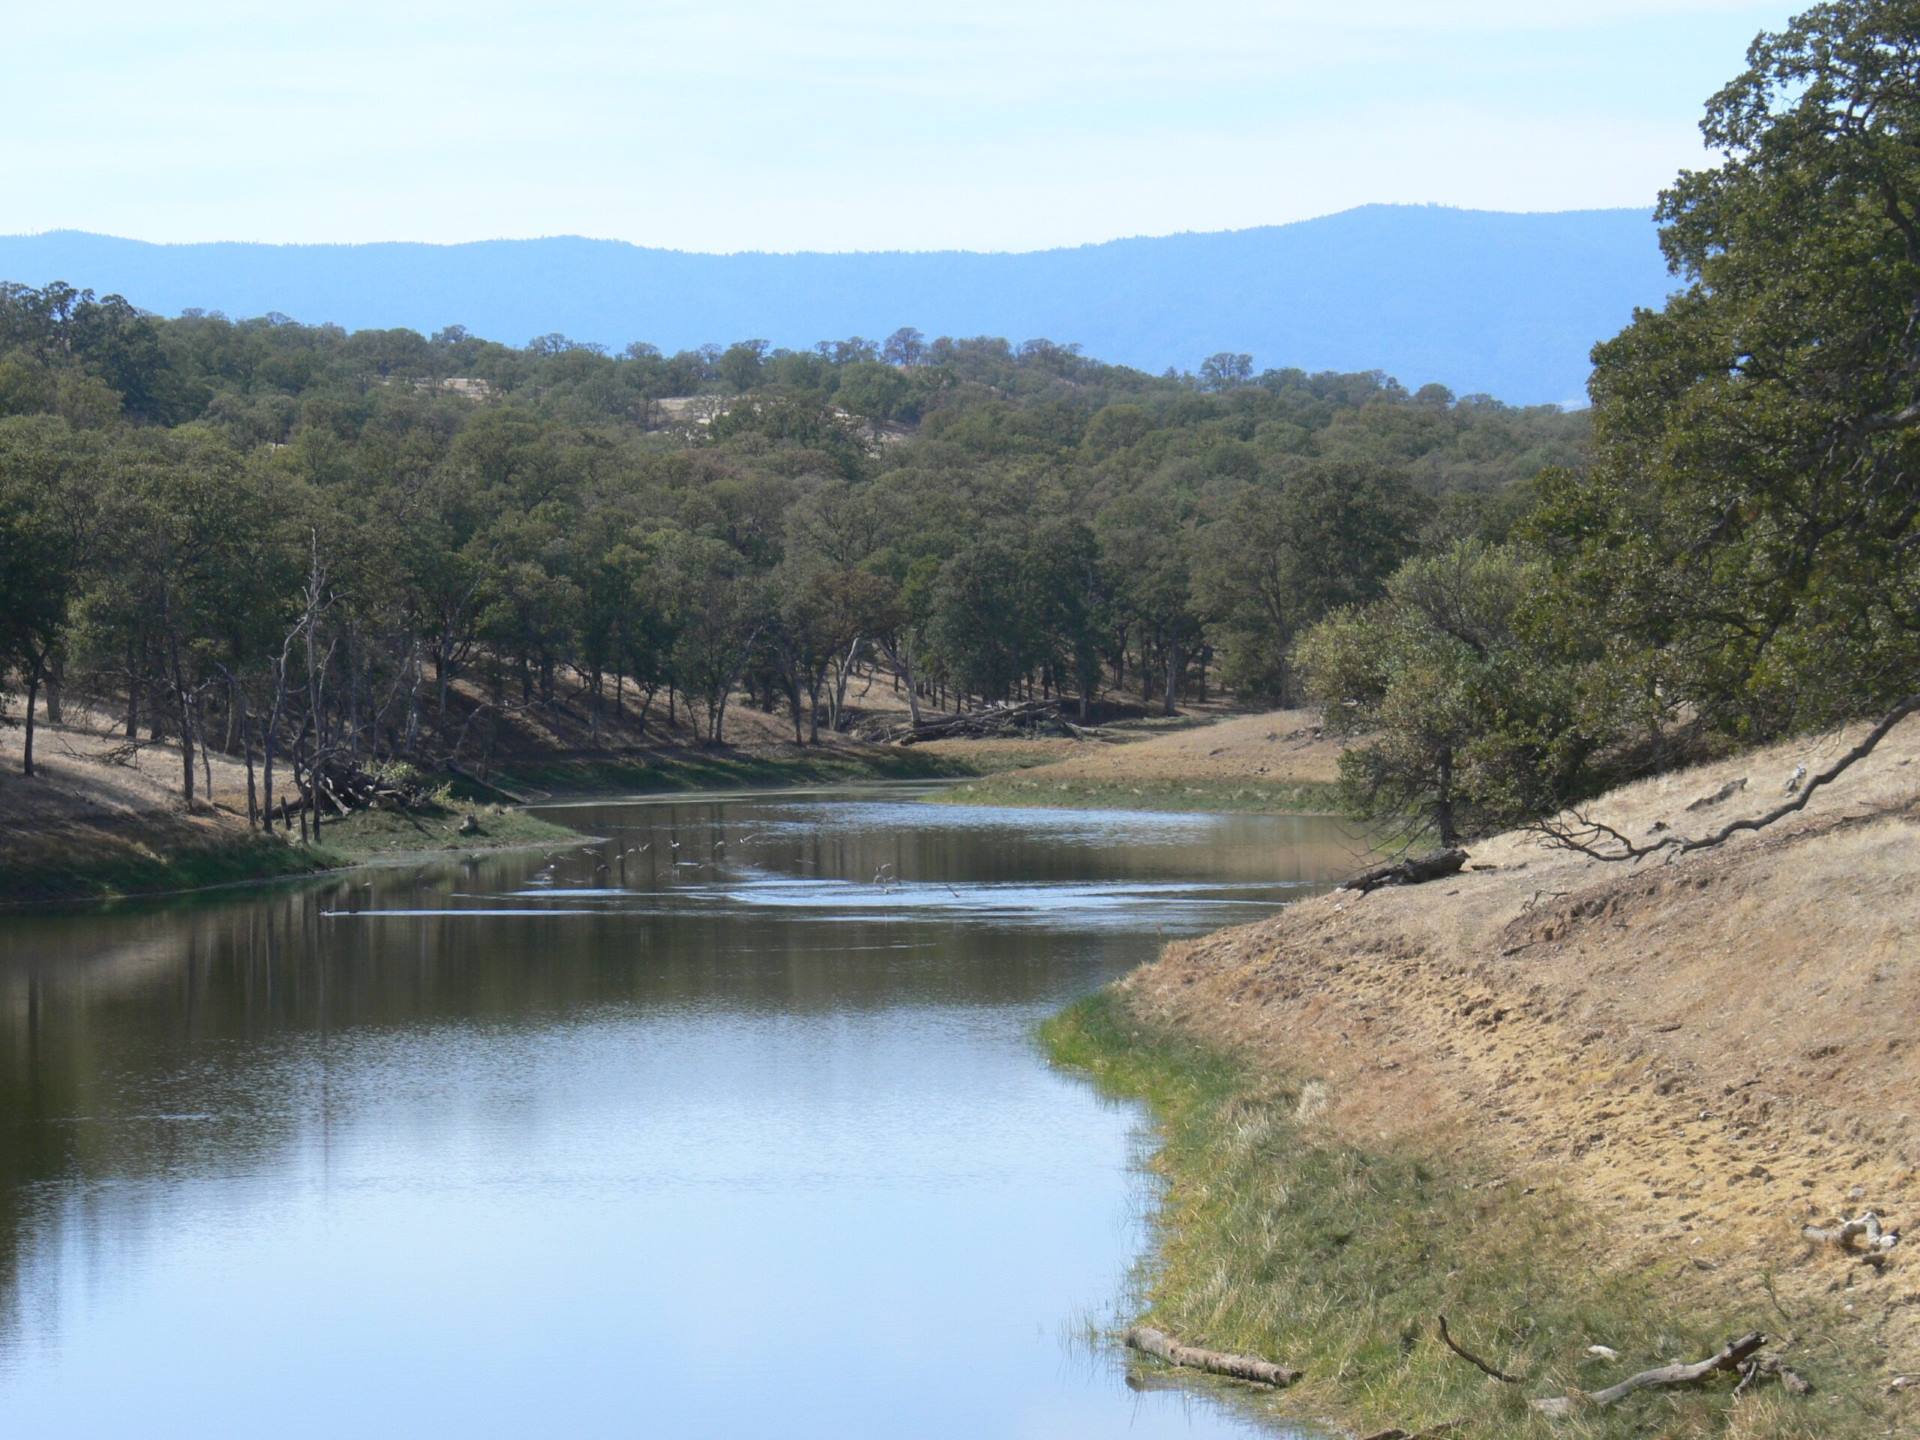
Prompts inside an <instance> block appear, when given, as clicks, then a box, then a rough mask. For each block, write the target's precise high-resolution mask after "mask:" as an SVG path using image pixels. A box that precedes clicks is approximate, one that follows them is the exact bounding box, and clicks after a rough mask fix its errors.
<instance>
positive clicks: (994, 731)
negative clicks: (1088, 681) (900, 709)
mask: <svg viewBox="0 0 1920 1440" xmlns="http://www.w3.org/2000/svg"><path fill="white" fill-rule="evenodd" d="M1088 733H1090V732H1089V731H1087V730H1086V729H1084V728H1083V727H1081V726H1078V725H1075V724H1073V723H1072V722H1070V721H1069V720H1067V719H1066V717H1065V716H1063V715H1062V714H1061V713H1060V702H1059V701H1058V700H1029V701H1027V702H1025V703H1024V704H1018V705H993V706H989V707H988V708H987V709H985V710H965V711H962V712H961V713H960V714H958V715H948V716H944V717H942V718H941V719H938V720H922V721H920V722H919V723H918V724H914V723H912V722H911V721H909V722H907V723H905V724H900V725H889V726H887V727H885V728H884V729H881V730H877V731H875V732H874V733H873V735H872V737H871V738H873V739H875V740H878V741H881V742H882V743H884V744H888V745H917V744H919V743H921V742H922V741H926V740H989V739H1006V738H1009V737H1012V736H1030V735H1066V736H1082V735H1086V734H1088Z"/></svg>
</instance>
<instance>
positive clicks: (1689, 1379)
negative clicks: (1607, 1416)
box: [1533, 1330, 1767, 1416]
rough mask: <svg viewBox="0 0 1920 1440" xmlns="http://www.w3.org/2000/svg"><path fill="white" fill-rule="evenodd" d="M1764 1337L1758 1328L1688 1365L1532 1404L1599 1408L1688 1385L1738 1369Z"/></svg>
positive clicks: (1550, 1411) (1543, 1409) (1552, 1409)
mask: <svg viewBox="0 0 1920 1440" xmlns="http://www.w3.org/2000/svg"><path fill="white" fill-rule="evenodd" d="M1766 1343H1767V1337H1766V1336H1765V1335H1763V1334H1761V1333H1760V1332H1759V1331H1758V1330H1755V1331H1752V1332H1750V1333H1749V1334H1746V1335H1742V1336H1741V1337H1740V1338H1739V1339H1737V1340H1729V1341H1728V1342H1727V1343H1726V1344H1725V1345H1723V1346H1721V1347H1720V1350H1719V1352H1718V1353H1717V1354H1713V1355H1709V1356H1708V1357H1707V1358H1706V1359H1704V1360H1696V1361H1694V1363H1693V1364H1691V1365H1659V1366H1656V1367H1655V1368H1653V1369H1651V1370H1642V1371H1641V1372H1640V1373H1639V1374H1638V1375H1629V1376H1628V1377H1627V1378H1626V1379H1624V1380H1622V1381H1621V1382H1620V1383H1619V1384H1618V1385H1609V1386H1608V1387H1607V1388H1606V1389H1604V1390H1592V1391H1580V1390H1576V1391H1574V1392H1573V1393H1572V1394H1571V1395H1554V1396H1550V1397H1548V1398H1546V1399H1542V1400H1536V1401H1534V1402H1533V1408H1534V1409H1536V1410H1538V1411H1539V1412H1540V1413H1541V1414H1542V1415H1555V1416H1558V1415H1571V1414H1573V1413H1574V1412H1575V1411H1576V1410H1583V1409H1602V1410H1604V1409H1605V1408H1606V1407H1607V1406H1609V1405H1616V1404H1618V1403H1619V1402H1620V1401H1622V1400H1624V1399H1626V1398H1627V1396H1629V1395H1631V1394H1633V1392H1634V1391H1636V1390H1647V1389H1651V1388H1653V1387H1655V1386H1666V1385H1691V1384H1693V1382H1694V1381H1696V1380H1704V1379H1706V1377H1707V1376H1709V1375H1712V1374H1714V1373H1715V1372H1716V1371H1720V1370H1738V1369H1740V1367H1741V1366H1742V1365H1744V1364H1745V1363H1746V1361H1747V1357H1748V1356H1750V1355H1752V1354H1753V1352H1754V1351H1756V1350H1758V1349H1759V1348H1760V1347H1761V1346H1762V1345H1764V1344H1766Z"/></svg>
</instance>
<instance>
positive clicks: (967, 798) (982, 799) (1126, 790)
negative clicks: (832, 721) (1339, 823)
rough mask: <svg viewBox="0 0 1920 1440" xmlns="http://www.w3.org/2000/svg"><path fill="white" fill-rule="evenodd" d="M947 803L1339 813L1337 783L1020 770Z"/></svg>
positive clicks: (949, 794)
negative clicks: (1062, 775)
mask: <svg viewBox="0 0 1920 1440" xmlns="http://www.w3.org/2000/svg"><path fill="white" fill-rule="evenodd" d="M935 798H936V799H938V800H939V801H941V802H942V803H943V804H949V805H1026V806H1040V807H1043V808H1050V809H1070V810H1205V811H1222V812H1240V813H1245V814H1255V815H1337V814H1340V813H1342V806H1341V805H1340V801H1339V787H1338V786H1336V785H1331V784H1323V783H1318V782H1313V781H1298V782H1290V783H1279V784H1274V783H1263V782H1250V781H1248V780H1247V779H1245V778H1238V779H1213V778H1187V779H1169V780H1155V779H1117V780H1109V779H1077V778H1076V779H1067V778H1060V779H1054V778H1049V777H1044V776H1033V775H1023V774H1021V773H1019V772H1017V771H1016V772H1014V773H1012V774H1006V775H994V776H990V777H988V778H986V779H984V780H972V781H968V782H967V783H965V784H963V785H956V786H954V787H953V788H952V789H951V790H947V791H943V792H942V793H941V794H940V795H938V796H936V797H935Z"/></svg>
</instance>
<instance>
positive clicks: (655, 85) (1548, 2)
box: [0, 0, 1799, 251]
mask: <svg viewBox="0 0 1920 1440" xmlns="http://www.w3.org/2000/svg"><path fill="white" fill-rule="evenodd" d="M10 8H13V7H10ZM1796 8H1799V7H1795V6H1789V5H1754V4H1747V3H1736V0H1581V3H1578V4H1574V3H1570V0H1558V3H1555V0H1450V3H1440V0H1311V3H1308V0H1211V3H1208V4H1181V3H1175V0H961V3H958V4H946V5H926V4H916V3H913V0H813V3H797V0H705V3H686V4H682V3H655V0H547V3H542V4H527V3H504V0H462V3H448V0H378V3H374V0H330V3H324V4H316V3H307V0H282V3H272V0H245V3H242V0H171V3H168V4H154V3H153V0H139V3H129V0H61V3H41V4H23V5H20V6H18V7H17V8H15V13H13V14H10V15H9V16H8V18H7V22H6V42H5V45H4V47H0V94H5V95H6V96H7V97H8V98H7V103H6V104H5V106H3V107H0V234H23V233H32V232H37V231H43V230H53V229H78V230H91V231H97V232H102V233H106V234H113V235H122V236H129V237H133V238H137V239H143V240H161V241H189V240H266V241H309V242H313V241H321V242H333V241H365V240H426V241H438V242H454V241H461V240H477V239H492V238H501V237H528V236H539V235H560V234H577V235H588V236H593V237H596V238H605V239H619V240H627V241H631V242H633V243H636V244H641V245H651V246H660V247H666V248H673V249H686V250H703V251H736V250H888V249H913V250H929V249H972V250H1032V249H1042V248H1047V247H1051V246H1058V245H1075V244H1084V243H1090V242H1097V241H1101V240H1108V239H1113V238H1116V237H1120V236H1128V235H1162V234H1170V233H1174V232H1178V231H1186V230H1223V229H1239V228H1244V227H1248V226H1256V225H1272V224H1281V223H1285V222H1287V221H1291V220H1300V219H1306V218H1309V217H1312V216H1315V215H1324V214H1330V213H1333V212H1335V211H1339V210H1343V209H1347V208H1349V207H1351V206H1354V205H1359V204H1366V203H1371V202H1399V203H1438V204H1445V205H1456V206H1466V207H1471V208H1477V209H1492V210H1569V209H1590V208H1601V207H1611V206H1644V205H1649V204H1651V203H1652V202H1653V200H1654V198H1655V196H1656V195H1657V194H1658V192H1659V190H1660V188H1661V187H1662V186H1663V185H1665V184H1666V183H1668V182H1669V181H1670V180H1671V179H1672V178H1673V176H1674V175H1675V174H1676V173H1677V172H1678V171H1679V170H1680V169H1682V168H1685V167H1697V166H1699V165H1702V164H1704V163H1707V162H1708V159H1709V157H1707V156H1706V155H1705V152H1703V150H1702V149H1701V145H1700V137H1699V132H1698V123H1699V118H1700V114H1701V110H1702V106H1703V104H1704V102H1705V100H1706V99H1707V97H1708V96H1709V95H1711V94H1712V93H1713V91H1714V90H1716V89H1717V88H1718V87H1719V86H1720V85H1722V84H1724V83H1725V82H1726V81H1727V80H1729V79H1731V78H1732V77H1733V76H1734V75H1735V74H1737V73H1738V72H1739V70H1740V68H1741V65H1742V57H1743V55H1744V53H1745V49H1746V46H1747V44H1748V43H1749V42H1750V41H1751V40H1752V39H1753V37H1754V35H1755V34H1757V33H1758V32H1760V31H1762V30H1766V29H1777V28H1779V27H1780V26H1782V25H1783V24H1784V23H1785V22H1786V20H1787V19H1788V18H1789V17H1790V16H1791V15H1792V13H1793V12H1794V10H1795V9H1796Z"/></svg>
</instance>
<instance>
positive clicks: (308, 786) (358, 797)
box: [270, 760, 430, 820]
mask: <svg viewBox="0 0 1920 1440" xmlns="http://www.w3.org/2000/svg"><path fill="white" fill-rule="evenodd" d="M294 787H295V789H296V790H298V791H299V794H298V795H297V796H296V797H294V798H290V799H288V800H287V801H286V802H285V803H283V804H282V805H280V806H279V807H278V808H277V809H276V810H275V811H274V813H273V815H272V816H271V817H270V818H272V819H276V820H284V819H286V818H288V817H289V816H292V815H296V814H298V813H299V812H300V811H302V810H328V811H332V812H333V813H334V814H335V815H347V814H351V813H352V812H353V811H355V810H411V809H412V808H413V807H414V806H416V805H419V804H420V803H422V802H423V801H425V800H426V799H427V798H428V795H429V793H430V791H429V788H428V786H427V784H426V782H425V781H424V780H422V779H421V778H420V777H419V776H418V775H416V774H414V773H413V772H412V771H411V770H408V769H405V768H400V769H396V770H392V771H385V772H376V771H372V770H364V769H362V768H361V767H360V766H358V765H355V764H353V763H352V762H350V761H346V760H327V761H323V762H322V763H321V764H320V765H319V766H318V767H316V768H314V769H309V770H303V771H302V772H300V773H299V774H298V775H297V776H296V777H295V780H294Z"/></svg>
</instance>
